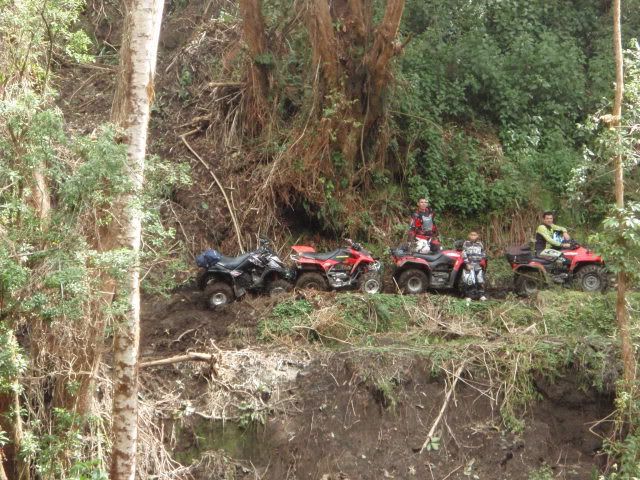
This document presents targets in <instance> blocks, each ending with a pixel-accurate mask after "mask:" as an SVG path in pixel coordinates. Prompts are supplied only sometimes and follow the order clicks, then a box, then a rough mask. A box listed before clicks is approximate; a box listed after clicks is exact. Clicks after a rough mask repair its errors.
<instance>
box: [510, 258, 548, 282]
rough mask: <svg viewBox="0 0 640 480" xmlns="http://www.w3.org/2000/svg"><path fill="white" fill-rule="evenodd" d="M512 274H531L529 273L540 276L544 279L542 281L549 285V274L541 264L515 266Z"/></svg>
mask: <svg viewBox="0 0 640 480" xmlns="http://www.w3.org/2000/svg"><path fill="white" fill-rule="evenodd" d="M513 273H516V274H523V275H524V274H527V273H529V274H531V273H536V274H538V275H540V276H542V278H544V281H545V282H546V283H551V279H550V278H549V274H548V273H547V270H546V269H545V268H544V267H543V266H542V264H540V263H538V262H531V263H528V264H527V265H516V266H515V267H514V268H513Z"/></svg>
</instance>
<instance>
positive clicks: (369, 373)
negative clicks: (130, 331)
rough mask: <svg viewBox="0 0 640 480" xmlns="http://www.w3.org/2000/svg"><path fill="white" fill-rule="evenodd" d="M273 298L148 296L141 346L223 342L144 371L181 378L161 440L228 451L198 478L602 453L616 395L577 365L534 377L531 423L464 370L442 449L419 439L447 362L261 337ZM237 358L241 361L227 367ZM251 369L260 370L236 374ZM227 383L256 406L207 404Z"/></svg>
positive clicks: (422, 471) (512, 471) (569, 474)
mask: <svg viewBox="0 0 640 480" xmlns="http://www.w3.org/2000/svg"><path fill="white" fill-rule="evenodd" d="M272 302H273V300H270V299H264V298H255V297H254V298H246V299H244V300H242V301H240V302H237V303H235V304H233V305H231V306H229V307H227V308H226V310H224V311H222V312H211V311H208V310H206V309H205V308H204V307H203V302H202V300H201V298H200V295H199V293H198V292H194V291H188V290H185V291H183V292H180V293H177V294H174V295H173V296H172V297H170V298H169V299H167V300H163V301H160V302H158V301H157V299H156V300H155V301H154V302H148V303H146V305H145V308H144V313H143V315H144V321H143V333H142V355H143V360H145V359H150V358H162V357H170V356H172V355H177V354H181V353H184V352H186V351H210V352H213V351H217V352H219V355H218V361H219V363H218V364H217V365H213V366H211V365H206V364H202V363H198V362H186V363H176V364H172V365H166V366H161V367H153V368H149V369H146V370H145V371H144V374H143V377H142V381H143V384H144V385H145V387H146V389H147V394H148V395H152V396H153V394H154V392H155V393H156V394H157V395H159V396H160V393H161V392H166V391H169V390H171V391H176V390H179V391H180V394H179V396H178V397H179V398H178V397H175V399H176V402H175V404H174V405H175V407H174V408H175V412H182V413H183V414H181V415H177V414H174V415H173V416H167V418H166V425H167V429H166V430H167V432H171V434H170V435H169V434H167V445H168V446H169V447H170V449H171V450H172V451H173V452H174V454H175V455H176V457H177V458H178V459H180V460H182V461H183V462H191V461H198V459H202V458H204V457H203V455H205V456H206V452H207V451H208V450H212V451H213V450H217V451H218V452H222V451H224V452H225V454H226V455H227V461H226V462H227V463H226V467H225V468H220V464H219V463H218V464H216V465H217V467H216V468H213V467H210V466H209V467H207V465H210V464H207V463H203V464H202V466H201V468H199V469H196V470H194V471H193V475H194V478H198V479H199V478H202V479H213V478H216V479H218V478H220V479H221V478H263V479H317V480H329V479H333V480H336V479H351V480H355V479H385V478H395V479H413V478H419V479H440V480H444V479H469V478H475V479H530V478H541V479H542V478H563V479H576V480H577V479H588V478H592V475H593V473H594V472H597V471H598V470H599V469H600V468H601V467H602V463H603V461H604V458H603V457H602V456H601V454H600V453H599V452H600V449H601V447H602V436H603V435H605V434H606V433H607V428H609V426H610V425H609V424H607V423H606V422H605V423H598V421H599V420H600V419H603V418H605V417H607V416H608V415H609V414H610V413H611V411H612V409H613V406H612V398H610V397H608V396H606V395H601V394H597V393H595V392H593V391H586V392H585V391H582V390H581V389H580V388H579V386H578V384H577V383H576V380H575V378H574V377H572V376H571V375H567V376H565V377H560V378H557V379H556V380H554V381H549V380H547V379H543V378H539V379H537V380H536V388H537V394H538V397H539V400H538V401H536V402H534V404H533V406H532V407H530V408H528V410H527V411H524V412H522V414H521V419H522V420H524V425H525V427H524V429H523V430H522V431H520V432H513V431H509V430H508V429H507V428H505V426H504V423H503V421H502V418H501V416H500V413H499V408H498V405H499V398H497V397H494V398H493V400H492V398H490V397H493V396H494V395H495V393H494V392H491V391H489V390H486V389H483V388H480V387H479V386H480V385H483V384H484V382H486V380H487V379H486V378H482V373H481V372H465V373H463V375H462V381H461V382H459V383H458V385H457V387H456V389H455V393H454V395H453V396H452V397H451V400H450V403H449V405H448V407H447V409H446V412H445V415H444V416H443V419H442V421H441V422H440V425H439V426H438V427H437V429H436V435H435V436H437V437H438V438H439V441H436V442H432V444H431V446H434V447H437V449H433V448H432V449H430V450H425V451H423V452H422V453H420V449H421V447H422V445H423V443H424V442H425V439H426V438H427V433H428V432H429V430H430V428H431V426H432V425H433V423H434V421H435V419H436V417H437V416H438V413H439V411H440V409H441V407H442V405H443V402H444V399H445V393H446V391H447V389H448V386H449V383H448V380H447V378H448V376H447V375H446V374H445V373H443V372H442V371H433V370H432V364H431V362H429V361H428V359H425V358H424V357H420V356H417V355H412V354H407V355H401V356H397V355H395V356H390V355H387V354H385V353H384V350H383V349H374V348H372V349H363V348H351V347H349V346H344V348H339V347H336V348H332V349H326V348H325V349H322V348H316V347H312V346H311V347H310V346H309V345H303V346H300V345H279V344H274V343H267V342H264V341H261V340H260V339H258V337H257V331H258V329H257V326H258V322H259V320H260V318H261V317H262V316H263V315H265V312H267V311H269V309H270V307H271V306H272ZM212 341H213V342H214V343H215V347H213V346H212V345H213V344H212ZM220 352H223V353H220ZM233 358H240V363H239V364H238V365H235V366H234V367H233V368H232V369H230V370H229V371H226V373H225V371H224V369H225V368H226V366H225V362H231V361H233V360H232V359H233ZM243 375H250V376H252V378H257V379H258V380H257V381H255V382H254V383H250V382H246V381H245V382H244V383H242V382H241V381H240V380H239V379H240V377H243ZM261 375H266V376H261ZM236 377H237V378H236ZM449 378H451V377H449ZM236 380H237V383H234V382H235V381H236ZM240 384H242V387H240V386H239V385H240ZM175 385H180V387H179V388H177V387H175ZM225 389H227V390H233V389H238V390H243V394H242V395H246V396H245V397H242V396H241V395H240V396H236V397H235V399H236V406H237V403H238V402H237V401H238V399H239V398H244V399H245V400H243V402H244V403H245V404H248V403H250V402H247V399H250V400H252V401H255V403H254V405H258V406H259V407H260V408H254V409H253V410H251V412H250V413H251V414H252V415H253V416H250V415H249V414H248V413H247V414H246V415H245V414H241V415H240V416H238V413H237V412H238V411H239V410H238V409H237V408H236V409H235V410H234V409H233V408H231V407H229V408H228V410H226V412H227V413H228V420H226V421H225V419H224V418H223V417H224V414H222V415H221V414H220V410H215V408H213V407H212V406H211V402H212V401H213V400H214V399H218V402H220V401H221V400H220V399H222V398H227V399H229V400H228V403H229V405H233V402H234V400H233V398H234V397H233V396H229V395H228V394H230V392H229V391H226V390H225ZM216 395H218V396H216ZM220 395H222V396H220ZM224 395H227V396H224ZM498 395H499V392H498ZM496 400H497V401H496ZM185 405H187V407H185ZM186 409H190V410H189V412H191V413H193V412H195V413H194V414H191V415H185V414H184V412H185V411H186ZM207 409H208V410H207ZM232 411H234V412H235V414H232V413H231V412H232ZM175 412H174V413H175ZM222 412H223V413H224V410H222ZM240 412H242V410H240ZM239 425H241V426H240V427H239Z"/></svg>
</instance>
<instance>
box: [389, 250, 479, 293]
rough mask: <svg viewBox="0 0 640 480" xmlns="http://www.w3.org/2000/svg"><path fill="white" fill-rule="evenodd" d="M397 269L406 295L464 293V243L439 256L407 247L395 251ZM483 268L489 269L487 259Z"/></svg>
mask: <svg viewBox="0 0 640 480" xmlns="http://www.w3.org/2000/svg"><path fill="white" fill-rule="evenodd" d="M391 257H392V258H393V263H394V264H395V266H396V270H395V272H394V274H393V278H394V280H395V281H396V283H397V284H398V287H399V288H400V291H401V292H402V293H404V294H409V295H415V294H418V293H423V292H425V291H427V290H429V289H434V290H445V289H449V290H458V291H461V287H462V285H461V279H462V272H463V270H464V261H463V259H462V242H461V241H458V242H456V249H455V250H443V251H441V252H437V253H420V252H416V251H414V250H413V249H411V248H410V246H409V245H403V246H401V247H398V248H396V249H393V250H391ZM480 265H481V266H482V269H483V270H486V269H487V260H486V259H483V260H482V262H481V264H480Z"/></svg>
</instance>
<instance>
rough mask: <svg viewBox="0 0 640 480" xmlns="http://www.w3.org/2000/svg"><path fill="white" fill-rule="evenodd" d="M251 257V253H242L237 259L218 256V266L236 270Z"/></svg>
mask: <svg viewBox="0 0 640 480" xmlns="http://www.w3.org/2000/svg"><path fill="white" fill-rule="evenodd" d="M250 256H251V252H249V253H243V254H242V255H240V256H239V257H226V256H224V255H220V261H219V262H218V263H219V264H220V265H222V266H224V267H226V268H228V269H229V270H233V269H234V268H238V267H239V266H240V265H242V263H243V262H244V261H245V260H246V259H247V258H249V257H250Z"/></svg>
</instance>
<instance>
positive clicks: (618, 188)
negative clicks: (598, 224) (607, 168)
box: [611, 0, 636, 391]
mask: <svg viewBox="0 0 640 480" xmlns="http://www.w3.org/2000/svg"><path fill="white" fill-rule="evenodd" d="M620 1H621V0H614V1H613V51H614V55H615V62H616V89H615V97H614V101H613V120H612V123H611V126H612V127H613V128H615V129H616V130H618V143H620V141H621V138H620V132H619V130H620V121H621V118H622V95H623V92H624V70H623V65H624V64H623V58H622V34H621V31H620ZM614 177H615V194H616V207H618V208H624V165H623V159H622V154H621V153H620V152H618V153H617V154H616V157H615V161H614ZM626 290H627V276H626V273H625V272H618V292H617V298H616V323H617V324H618V331H619V334H620V344H621V348H622V366H623V377H624V382H625V389H627V390H628V391H629V390H630V389H631V388H632V387H633V384H634V382H635V379H636V361H635V355H634V352H633V344H632V343H631V334H630V329H629V312H628V311H627V304H626Z"/></svg>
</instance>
